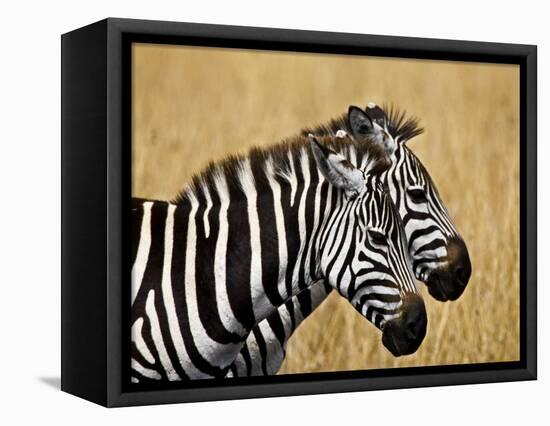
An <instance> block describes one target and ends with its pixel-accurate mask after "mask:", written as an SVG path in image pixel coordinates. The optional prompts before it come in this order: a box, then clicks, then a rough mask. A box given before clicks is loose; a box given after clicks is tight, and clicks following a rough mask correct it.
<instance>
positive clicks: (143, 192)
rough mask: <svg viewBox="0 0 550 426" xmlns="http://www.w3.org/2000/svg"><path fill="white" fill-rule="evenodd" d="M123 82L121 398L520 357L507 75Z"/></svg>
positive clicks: (369, 66)
mask: <svg viewBox="0 0 550 426" xmlns="http://www.w3.org/2000/svg"><path fill="white" fill-rule="evenodd" d="M131 64H132V77H131V79H132V81H131V84H132V87H131V150H132V161H131V169H132V182H131V185H132V200H131V207H130V208H131V212H130V222H131V232H130V239H131V241H130V242H129V246H130V247H131V253H130V257H131V264H129V265H128V268H129V269H131V283H130V291H129V292H128V294H129V298H130V300H128V301H127V303H128V305H129V306H130V309H129V312H130V315H129V316H130V319H129V324H128V327H129V328H130V332H129V336H130V341H129V342H128V344H129V346H130V350H129V351H128V352H129V355H128V359H126V360H125V363H126V365H127V366H128V369H129V381H131V383H135V384H140V385H148V384H152V385H157V386H158V385H161V386H162V385H163V384H168V383H173V382H177V383H182V382H186V381H190V380H198V379H218V380H228V381H231V380H232V379H233V378H236V377H252V376H276V375H290V374H304V373H323V372H342V371H362V370H370V369H380V368H399V367H413V366H433V365H455V364H478V363H490V362H501V361H516V360H519V358H520V354H519V346H520V344H519V334H520V333H519V310H520V309H519V292H520V281H519V108H520V96H519V84H520V81H519V80H520V75H519V66H518V65H502V64H489V63H469V62H452V61H436V60H419V59H398V58H381V57H368V56H352V55H337V54H316V53H298V52H279V51H260V50H247V49H232V48H213V47H195V46H184V45H162V44H147V43H133V44H132V48H131Z"/></svg>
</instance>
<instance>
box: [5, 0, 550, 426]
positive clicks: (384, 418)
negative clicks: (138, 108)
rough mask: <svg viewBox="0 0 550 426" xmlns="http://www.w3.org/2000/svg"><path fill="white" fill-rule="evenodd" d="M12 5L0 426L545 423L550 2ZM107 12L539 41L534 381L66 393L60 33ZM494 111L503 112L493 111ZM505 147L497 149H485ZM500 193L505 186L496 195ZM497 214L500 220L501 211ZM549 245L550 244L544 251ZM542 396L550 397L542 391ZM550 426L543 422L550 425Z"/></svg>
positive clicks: (549, 382) (8, 16)
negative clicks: (134, 402)
mask: <svg viewBox="0 0 550 426" xmlns="http://www.w3.org/2000/svg"><path fill="white" fill-rule="evenodd" d="M320 3H321V1H317V2H315V3H312V4H306V3H299V2H298V1H297V0H294V1H281V0H277V1H270V2H262V1H255V2H250V4H249V5H246V4H245V3H244V2H242V1H236V0H226V1H218V2H213V1H207V0H195V1H178V2H173V3H169V2H166V1H161V0H147V1H135V0H134V1H124V2H122V1H121V2H116V4H115V2H114V1H112V0H111V1H105V0H88V1H82V2H78V1H72V2H67V3H60V2H55V1H40V2H38V1H36V2H28V1H17V2H16V1H6V0H4V1H3V2H2V3H1V6H0V16H1V17H2V20H1V22H0V31H1V35H2V38H1V40H2V43H1V46H2V47H1V53H0V105H1V107H2V110H1V111H0V113H1V115H0V117H1V119H0V188H1V197H2V199H1V201H0V206H1V207H0V250H1V251H2V253H1V256H0V259H1V260H0V265H1V273H0V286H1V287H0V288H1V293H0V366H1V368H2V374H1V380H0V423H2V424H26V423H29V422H30V421H33V422H41V423H45V424H50V423H53V422H58V423H60V424H78V425H88V424H94V425H96V424H101V425H107V424H113V425H115V424H116V425H122V424H127V423H129V422H132V424H146V423H150V422H154V424H156V425H159V424H161V422H162V423H167V422H169V421H176V422H178V423H179V424H184V425H190V424H197V423H199V424H205V423H206V424H210V423H218V422H224V423H225V422H226V421H229V422H230V423H235V422H237V421H239V422H243V423H246V424H261V425H262V426H263V425H269V424H277V423H279V422H283V421H284V422H287V421H288V422H290V423H291V424H295V423H297V422H298V421H308V423H309V422H311V423H317V422H319V423H323V424H325V423H326V424H329V423H340V424H344V422H345V424H352V423H353V424H354V423H359V424H369V425H374V424H378V423H382V422H384V423H388V424H395V425H398V424H423V425H435V424H438V425H441V424H445V425H454V424H457V425H464V424H482V423H488V424H499V425H502V424H517V423H524V422H527V421H528V420H535V421H537V424H542V423H543V422H544V420H545V421H546V422H548V420H549V417H550V414H549V411H548V404H549V401H550V399H549V394H550V377H549V374H550V373H549V372H548V363H547V362H546V360H547V358H548V349H549V340H550V339H549V337H550V336H549V330H548V327H547V326H548V319H549V315H550V306H549V303H550V299H549V297H548V296H549V294H548V290H547V287H546V286H547V285H548V284H549V283H550V280H549V278H550V277H549V270H548V267H547V263H546V260H547V259H548V257H547V256H548V251H547V249H546V244H545V242H546V241H547V240H548V238H549V237H550V234H549V226H548V224H546V223H545V221H544V218H548V217H549V213H550V211H549V203H548V198H547V194H548V193H547V191H546V188H547V185H548V183H549V178H550V172H549V170H550V167H548V165H546V164H545V163H546V161H549V160H550V158H549V146H548V144H547V142H548V139H549V138H548V137H549V134H548V128H546V124H548V118H549V115H550V109H549V96H548V95H549V94H548V90H547V78H548V77H547V76H548V75H550V64H549V56H548V46H549V45H548V43H549V34H550V30H549V26H550V24H549V22H548V17H549V16H550V14H549V13H548V11H547V10H544V4H545V3H546V2H544V1H537V2H535V1H526V0H523V1H513V2H509V1H499V2H494V3H493V4H491V3H486V2H482V1H479V0H478V1H469V0H456V1H453V2H448V4H447V3H446V2H442V1H433V2H425V1H419V0H414V1H410V0H405V1H390V0H377V1H374V2H369V1H367V0H363V1H358V2H355V3H352V2H349V1H343V0H337V1H332V2H324V3H325V5H323V6H322V5H320ZM107 16H116V17H128V18H146V19H163V20H174V21H189V22H205V23H219V24H236V25H250V26H252V25H254V26H266V27H280V28H297V29H310V30H324V31H343V32H358V33H371V34H385V35H403V36H418V37H436V38H451V39H466V40H483V41H500V42H513V43H529V44H538V46H539V50H538V53H539V90H538V93H539V123H540V125H539V137H538V140H539V218H540V220H539V228H538V229H539V380H538V381H537V382H524V383H511V384H510V383H507V384H493V385H475V386H459V387H446V388H431V389H419V390H398V391H384V392H366V393H354V394H350V393H348V394H335V395H323V396H306V397H292V398H272V399H261V400H244V401H229V402H215V403H200V404H185V405H181V404H180V405H171V406H158V407H142V408H131V409H114V410H107V409H104V408H101V407H98V406H95V405H93V404H91V403H89V402H86V401H83V400H80V399H78V398H76V397H73V396H70V395H67V394H64V393H62V392H60V391H59V390H58V389H57V387H58V386H59V374H60V373H59V371H60V366H59V359H60V349H59V348H60V331H59V328H60V325H59V324H60V34H62V33H64V32H67V31H69V30H72V29H75V28H78V27H80V26H83V25H86V24H88V23H91V22H94V21H97V20H100V19H102V18H105V17H107ZM497 113H498V111H497ZM480 143H498V141H480ZM495 190H497V188H495ZM495 214H498V212H495ZM545 249H546V250H545ZM544 393H546V395H544ZM546 424H548V423H546Z"/></svg>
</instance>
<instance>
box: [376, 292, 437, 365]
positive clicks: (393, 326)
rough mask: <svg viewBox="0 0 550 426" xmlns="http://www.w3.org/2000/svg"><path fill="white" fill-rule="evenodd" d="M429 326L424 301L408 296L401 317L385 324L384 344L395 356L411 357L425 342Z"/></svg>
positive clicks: (413, 295)
mask: <svg viewBox="0 0 550 426" xmlns="http://www.w3.org/2000/svg"><path fill="white" fill-rule="evenodd" d="M427 325H428V316H427V314H426V307H425V305H424V301H423V300H422V298H421V297H420V296H419V295H417V294H413V293H411V294H408V295H407V296H405V299H404V303H403V308H402V312H401V315H400V316H399V317H398V318H395V319H393V320H390V321H388V322H387V323H386V324H385V326H384V330H383V332H382V343H383V344H384V346H385V347H386V349H388V350H389V351H390V352H391V353H392V355H393V356H396V357H398V356H402V355H410V354H412V353H414V352H416V350H417V349H418V348H419V347H420V344H421V343H422V341H423V340H424V337H425V336H426V328H427Z"/></svg>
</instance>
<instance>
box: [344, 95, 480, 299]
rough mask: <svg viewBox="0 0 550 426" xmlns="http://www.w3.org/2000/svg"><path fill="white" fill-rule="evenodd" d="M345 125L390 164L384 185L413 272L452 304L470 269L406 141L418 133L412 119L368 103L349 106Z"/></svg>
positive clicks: (433, 292) (432, 186) (440, 203)
mask: <svg viewBox="0 0 550 426" xmlns="http://www.w3.org/2000/svg"><path fill="white" fill-rule="evenodd" d="M348 121H349V122H348V126H349V129H350V131H351V133H352V135H353V137H354V139H355V140H356V141H358V142H363V143H365V142H369V143H374V144H378V145H379V146H382V147H383V148H384V149H385V151H386V152H387V153H388V154H389V155H390V156H391V159H392V165H391V167H390V168H389V169H388V170H387V171H386V172H385V176H384V180H385V182H386V183H387V186H388V188H389V191H390V194H391V198H392V200H393V203H394V205H395V206H396V208H397V210H398V212H399V216H400V217H401V220H402V223H403V227H404V229H405V234H406V237H407V245H408V251H409V254H410V256H411V258H412V260H413V271H414V274H415V276H416V278H417V279H419V280H420V281H423V282H425V283H426V285H427V286H428V290H429V292H430V294H431V295H432V296H433V297H434V298H435V299H437V300H440V301H447V300H456V299H457V298H458V297H460V295H461V294H462V293H463V292H464V289H465V288H466V284H467V283H468V281H469V279H470V275H471V272H472V267H471V263H470V257H469V255H468V249H467V248H466V244H465V243H464V240H463V239H462V238H461V236H460V234H459V233H458V231H457V229H456V227H455V226H454V224H453V222H452V221H451V219H450V217H449V213H448V211H447V208H446V207H445V205H444V204H443V201H442V200H441V197H440V196H439V193H438V191H437V188H436V186H435V184H434V182H433V181H432V179H431V177H430V175H429V174H428V172H427V171H426V169H425V168H424V166H423V165H422V163H421V162H420V160H419V159H418V157H416V156H415V155H414V154H413V152H412V151H411V150H410V149H409V148H408V147H407V146H406V142H407V141H408V140H409V139H411V138H413V137H414V136H416V135H418V134H420V133H421V132H422V129H419V128H418V127H417V123H416V120H407V121H405V120H404V115H403V114H396V113H392V112H390V113H389V115H387V114H386V113H385V112H384V111H383V110H382V109H381V108H380V107H378V106H376V105H375V104H369V105H368V106H367V108H366V109H365V110H362V109H360V108H357V107H354V106H351V107H350V108H349V110H348Z"/></svg>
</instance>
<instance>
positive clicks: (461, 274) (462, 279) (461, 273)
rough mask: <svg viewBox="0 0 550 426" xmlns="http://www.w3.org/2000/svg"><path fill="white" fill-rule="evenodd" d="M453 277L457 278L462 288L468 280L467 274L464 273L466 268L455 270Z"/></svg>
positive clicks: (460, 267)
mask: <svg viewBox="0 0 550 426" xmlns="http://www.w3.org/2000/svg"><path fill="white" fill-rule="evenodd" d="M455 275H456V277H457V278H458V282H459V284H460V285H461V286H462V287H464V286H465V285H466V283H467V282H468V280H469V279H470V277H469V275H468V273H467V272H466V268H463V267H462V266H459V267H458V268H456V270H455Z"/></svg>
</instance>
